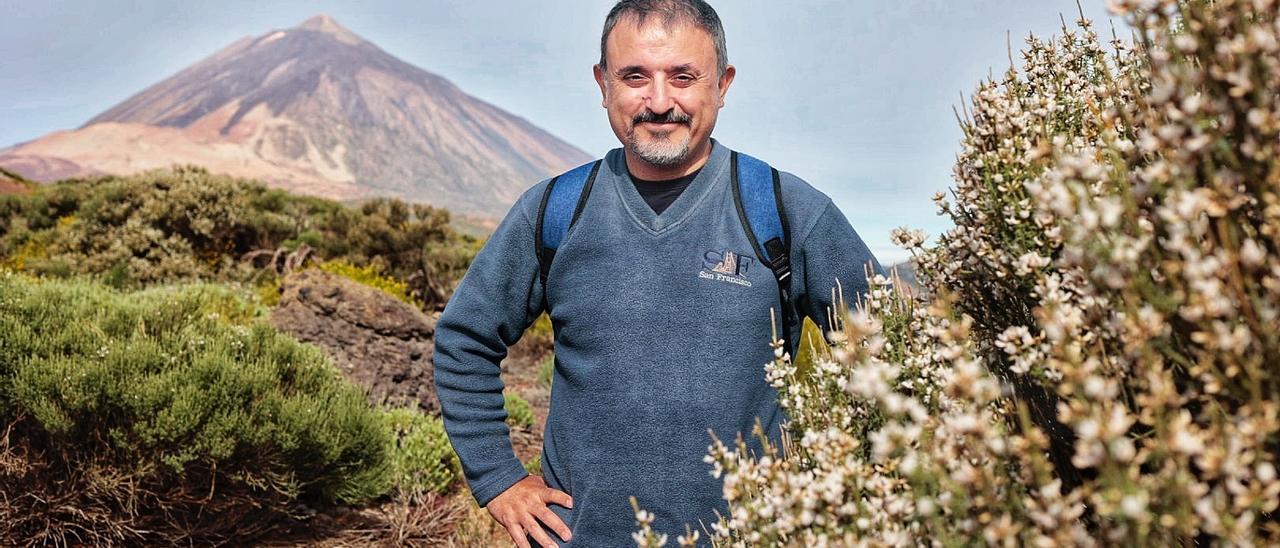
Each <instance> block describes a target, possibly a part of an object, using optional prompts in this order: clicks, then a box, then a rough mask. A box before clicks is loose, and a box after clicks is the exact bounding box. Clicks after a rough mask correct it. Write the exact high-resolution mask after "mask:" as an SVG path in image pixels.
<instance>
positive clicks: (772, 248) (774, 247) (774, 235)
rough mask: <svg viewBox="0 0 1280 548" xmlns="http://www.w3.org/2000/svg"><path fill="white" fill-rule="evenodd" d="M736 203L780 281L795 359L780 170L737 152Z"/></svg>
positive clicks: (786, 329) (784, 317) (788, 338)
mask: <svg viewBox="0 0 1280 548" xmlns="http://www.w3.org/2000/svg"><path fill="white" fill-rule="evenodd" d="M729 161H730V164H731V166H730V171H731V173H732V177H733V201H734V203H735V204H736V205H737V206H738V218H739V220H741V221H742V228H743V230H745V231H746V233H747V238H748V239H750V240H751V247H752V248H753V249H754V250H755V252H756V257H757V258H758V259H760V262H761V263H762V264H764V265H766V266H768V267H769V269H770V270H772V271H773V277H774V279H775V280H777V282H778V301H779V303H780V304H781V312H782V318H781V320H782V337H783V339H782V340H783V341H784V342H785V343H786V348H787V350H788V351H790V352H791V353H792V354H791V355H792V356H795V350H796V348H795V346H794V343H795V340H794V338H793V337H792V334H793V333H795V327H796V325H797V324H798V322H799V318H797V317H796V312H795V305H794V303H793V302H792V300H791V234H790V232H791V231H790V227H789V226H788V225H787V216H786V210H785V209H784V208H783V204H782V182H781V177H780V176H779V175H778V170H776V169H773V168H772V167H770V166H769V164H766V163H764V162H762V161H760V160H757V159H756V158H753V157H751V156H748V155H746V154H741V153H738V152H734V153H732V154H731V155H730V160H729Z"/></svg>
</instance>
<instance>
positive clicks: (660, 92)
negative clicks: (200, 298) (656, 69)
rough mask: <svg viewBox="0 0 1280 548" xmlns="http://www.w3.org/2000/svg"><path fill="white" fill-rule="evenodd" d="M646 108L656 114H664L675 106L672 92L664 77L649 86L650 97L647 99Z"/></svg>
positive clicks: (655, 79) (654, 80) (656, 79)
mask: <svg viewBox="0 0 1280 548" xmlns="http://www.w3.org/2000/svg"><path fill="white" fill-rule="evenodd" d="M645 106H646V107H649V110H650V111H653V112H654V113H656V114H664V113H666V112H667V111H669V110H671V108H672V107H674V106H675V101H673V100H672V99H671V91H670V90H669V89H668V86H667V79H666V78H664V77H658V78H654V79H653V82H652V83H650V84H649V96H648V97H646V98H645Z"/></svg>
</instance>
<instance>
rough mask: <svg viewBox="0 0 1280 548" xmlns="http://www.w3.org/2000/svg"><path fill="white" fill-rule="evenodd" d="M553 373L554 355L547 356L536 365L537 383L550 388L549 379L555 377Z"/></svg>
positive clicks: (554, 368)
mask: <svg viewBox="0 0 1280 548" xmlns="http://www.w3.org/2000/svg"><path fill="white" fill-rule="evenodd" d="M555 372H556V355H555V354H547V357H545V358H543V359H542V361H541V362H539V363H538V383H540V384H542V385H543V386H546V387H548V388H550V387H551V379H552V378H553V377H555Z"/></svg>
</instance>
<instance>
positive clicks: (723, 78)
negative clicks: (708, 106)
mask: <svg viewBox="0 0 1280 548" xmlns="http://www.w3.org/2000/svg"><path fill="white" fill-rule="evenodd" d="M737 74H738V69H736V68H733V65H729V66H726V67H725V68H724V74H722V75H720V106H724V95H725V94H726V93H729V85H730V84H732V83H733V77H734V76H736V75H737Z"/></svg>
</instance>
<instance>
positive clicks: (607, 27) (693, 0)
mask: <svg viewBox="0 0 1280 548" xmlns="http://www.w3.org/2000/svg"><path fill="white" fill-rule="evenodd" d="M650 15H657V16H661V17H662V24H663V26H665V27H667V28H670V27H671V26H672V25H674V24H676V23H689V24H692V25H694V26H696V27H698V28H700V29H702V30H705V31H707V34H710V35H711V42H712V43H714V44H715V47H716V70H717V75H718V76H724V72H725V70H726V69H727V68H728V67H729V50H728V48H727V47H726V46H725V43H724V26H722V25H721V24H720V16H719V15H717V14H716V10H714V9H712V8H711V6H710V5H709V4H707V3H706V2H704V1H702V0H619V2H618V3H617V4H614V6H613V9H611V10H609V15H608V17H605V19H604V32H603V33H602V34H601V35H600V68H601V70H605V69H606V68H607V67H608V65H607V63H606V61H605V49H606V48H605V46H606V45H607V43H608V41H609V33H611V32H613V28H614V27H615V26H617V25H618V21H620V20H622V18H623V17H626V16H634V17H635V18H636V19H635V20H636V24H637V25H643V24H644V21H645V19H647V18H648V17H649V16H650ZM605 72H606V74H607V71H605Z"/></svg>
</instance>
